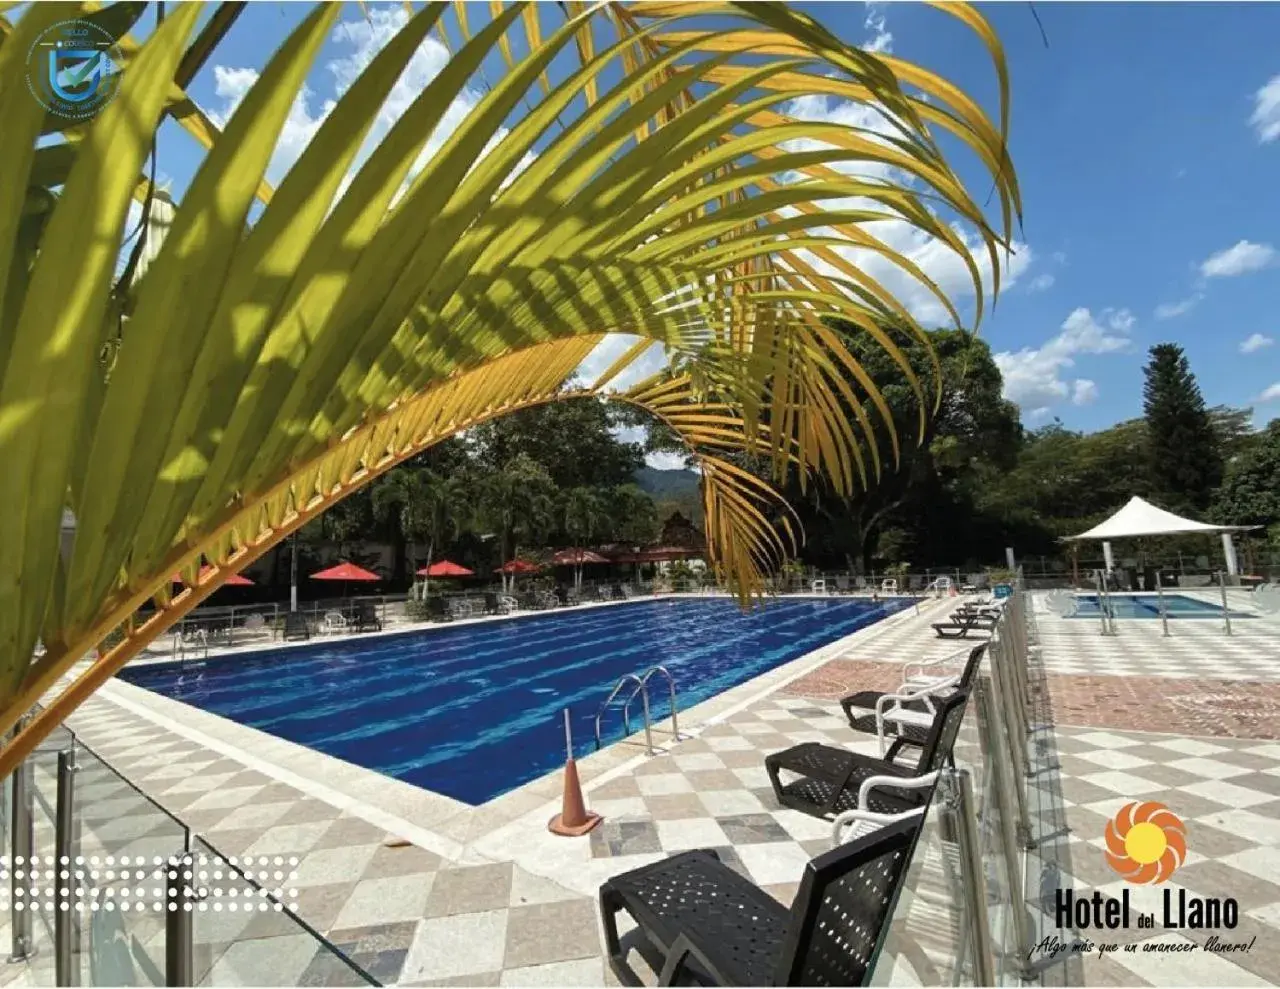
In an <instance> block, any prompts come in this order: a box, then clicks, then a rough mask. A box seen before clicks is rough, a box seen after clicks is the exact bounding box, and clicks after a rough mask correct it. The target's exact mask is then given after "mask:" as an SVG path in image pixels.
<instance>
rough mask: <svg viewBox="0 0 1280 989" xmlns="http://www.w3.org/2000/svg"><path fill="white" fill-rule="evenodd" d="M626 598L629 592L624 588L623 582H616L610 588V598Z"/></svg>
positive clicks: (612, 599) (616, 599) (617, 599)
mask: <svg viewBox="0 0 1280 989" xmlns="http://www.w3.org/2000/svg"><path fill="white" fill-rule="evenodd" d="M626 599H627V592H626V591H624V590H623V589H622V585H621V584H614V585H613V587H611V588H610V589H609V600H611V601H625V600H626Z"/></svg>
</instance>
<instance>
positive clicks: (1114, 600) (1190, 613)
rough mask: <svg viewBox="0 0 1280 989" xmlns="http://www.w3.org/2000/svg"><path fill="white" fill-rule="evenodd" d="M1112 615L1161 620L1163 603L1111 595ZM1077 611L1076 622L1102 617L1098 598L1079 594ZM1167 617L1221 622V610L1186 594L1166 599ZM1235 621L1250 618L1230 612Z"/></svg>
mask: <svg viewBox="0 0 1280 989" xmlns="http://www.w3.org/2000/svg"><path fill="white" fill-rule="evenodd" d="M1107 598H1108V600H1109V602H1110V604H1111V614H1112V616H1113V617H1115V618H1159V617H1160V602H1159V599H1158V597H1157V595H1155V594H1109V595H1108V596H1107ZM1076 602H1077V610H1076V613H1075V614H1074V615H1072V616H1071V617H1073V618H1097V617H1098V614H1099V608H1098V595H1096V594H1077V595H1076ZM1164 610H1165V614H1166V615H1168V616H1169V617H1170V618H1221V617H1222V606H1221V605H1218V604H1212V603H1210V602H1208V601H1201V600H1199V599H1198V598H1193V597H1189V596H1187V595H1186V594H1166V595H1165V596H1164ZM1231 617H1232V618H1249V617H1252V616H1250V615H1243V614H1239V613H1237V612H1234V611H1233V612H1231Z"/></svg>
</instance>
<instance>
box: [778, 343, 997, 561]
mask: <svg viewBox="0 0 1280 989" xmlns="http://www.w3.org/2000/svg"><path fill="white" fill-rule="evenodd" d="M834 326H835V328H836V329H837V330H840V331H842V332H843V334H844V335H845V342H846V344H847V345H848V346H849V348H850V351H851V353H853V354H854V356H855V357H856V358H857V359H858V361H859V362H860V363H861V364H862V366H863V368H864V369H865V370H866V372H867V374H868V375H869V376H870V378H871V380H872V381H873V382H874V383H875V384H876V385H877V386H878V387H879V389H880V391H881V393H882V394H883V395H884V398H885V401H886V403H887V404H888V406H889V409H890V412H891V413H892V418H893V424H894V431H895V432H896V434H897V437H898V444H899V459H898V462H897V464H896V465H895V463H894V460H893V452H892V443H891V438H890V435H889V431H888V427H887V426H886V425H885V423H884V421H883V418H882V417H880V416H879V415H878V413H877V412H876V411H875V410H874V409H872V408H870V406H869V403H867V405H868V409H869V412H868V414H869V415H870V417H871V422H872V426H873V432H874V435H875V440H876V446H877V449H878V450H879V452H880V457H881V463H882V468H881V473H880V476H879V478H876V477H875V476H874V475H872V473H871V472H872V470H873V467H872V463H871V459H870V455H869V452H868V455H867V462H868V468H867V469H868V473H869V475H871V476H869V477H868V487H867V490H866V491H864V492H861V493H860V494H858V495H856V496H855V497H854V498H852V499H851V500H850V501H849V502H845V501H844V500H843V499H839V498H834V497H832V496H831V495H830V494H829V492H828V491H827V490H826V489H825V487H824V486H823V485H822V484H820V483H819V484H817V485H815V486H814V487H813V489H812V491H813V493H812V494H811V495H810V496H809V497H808V498H806V499H802V500H799V499H797V497H796V495H797V492H796V491H794V490H793V491H791V492H789V494H790V495H791V498H792V504H793V505H797V510H798V511H799V512H800V515H801V521H802V522H803V523H804V525H805V530H806V533H807V534H808V539H807V542H806V557H813V558H815V562H820V558H821V557H822V556H825V557H827V558H828V559H830V558H831V557H835V560H839V561H840V562H841V563H843V564H844V565H848V566H850V567H851V568H854V567H855V564H860V565H861V567H862V568H864V569H870V567H871V563H872V557H873V556H874V555H875V552H876V549H877V539H878V536H879V533H880V532H882V531H883V530H884V529H885V528H887V527H889V526H890V525H892V526H894V527H896V528H900V529H904V530H906V532H905V534H900V535H901V538H902V540H903V541H904V542H905V543H908V544H911V545H912V546H913V550H912V552H916V553H919V554H922V555H921V557H920V558H922V559H935V560H939V561H940V560H941V559H942V556H943V555H944V554H945V555H954V554H955V553H956V552H962V550H960V549H956V548H954V547H952V546H943V545H940V541H941V539H942V537H946V541H948V542H954V541H955V537H956V536H957V535H959V536H964V535H965V532H966V530H965V528H964V526H963V525H957V524H956V519H955V518H954V517H952V518H950V519H947V518H946V513H944V512H942V511H940V510H939V508H940V505H939V499H940V498H942V497H943V495H944V494H945V495H946V498H947V500H949V501H952V502H954V503H956V504H957V505H959V506H960V507H961V508H962V509H964V510H966V511H972V508H971V507H965V506H967V505H968V503H969V502H970V501H971V500H972V493H971V490H970V488H971V487H972V486H973V485H974V484H975V483H976V474H977V471H976V465H978V464H984V465H987V466H988V467H989V468H990V469H991V470H994V471H996V472H999V471H1005V470H1009V469H1011V468H1012V467H1013V466H1014V464H1015V463H1016V460H1017V453H1018V448H1019V445H1020V442H1021V435H1022V427H1021V424H1020V422H1019V419H1018V411H1017V407H1016V406H1014V405H1013V404H1012V403H1011V402H1009V401H1007V400H1005V399H1004V398H1003V397H1002V396H1001V389H1002V384H1003V382H1002V380H1001V377H1000V369H999V368H998V367H997V366H996V363H995V360H994V358H993V357H992V354H991V349H990V347H989V346H988V345H987V344H986V342H985V341H983V340H980V339H978V338H976V337H974V336H973V335H972V334H969V333H963V332H960V331H957V330H936V331H934V332H932V333H930V334H929V338H930V343H931V344H932V348H933V353H934V354H935V355H936V357H937V361H938V364H939V367H940V370H941V383H942V391H941V400H940V402H939V404H938V407H937V409H936V411H935V410H934V408H933V405H932V397H933V385H932V383H933V380H934V378H933V363H932V360H931V359H930V355H929V352H928V349H927V348H926V347H925V345H924V344H923V343H922V342H921V341H920V340H919V339H918V338H916V337H914V336H911V335H908V334H906V333H905V332H895V333H894V340H895V342H896V343H897V344H898V345H899V346H900V347H901V348H902V351H903V354H904V356H905V358H906V360H907V361H908V363H909V364H910V365H911V367H912V368H913V370H914V371H915V372H916V374H917V376H918V377H919V378H920V380H921V382H922V384H923V386H924V388H925V392H926V399H927V400H928V401H927V403H926V406H925V409H924V412H925V429H924V434H923V437H921V435H920V413H921V408H920V402H919V399H918V397H917V396H916V393H915V391H914V389H913V388H911V386H910V384H909V383H908V382H907V381H906V380H905V378H904V377H903V375H902V370H901V368H900V366H899V365H898V364H897V363H896V362H895V361H894V360H893V359H892V358H891V357H890V356H889V354H888V353H887V352H886V351H885V350H884V349H883V348H881V347H880V346H878V345H876V344H875V343H874V341H872V340H871V338H870V337H869V336H867V335H866V334H864V333H859V332H857V331H856V330H855V329H854V328H853V327H849V326H847V325H845V324H842V323H839V322H837V323H835V324H834ZM849 385H850V388H852V389H853V392H854V394H855V395H856V396H857V397H858V398H859V399H860V400H862V401H864V402H865V399H866V392H865V389H864V387H863V386H862V385H861V384H860V383H859V382H857V381H854V380H851V381H850V382H849ZM939 523H942V524H941V526H940V525H939ZM837 554H839V555H837ZM841 556H842V557H843V560H841V559H840V557H841ZM835 560H832V562H835Z"/></svg>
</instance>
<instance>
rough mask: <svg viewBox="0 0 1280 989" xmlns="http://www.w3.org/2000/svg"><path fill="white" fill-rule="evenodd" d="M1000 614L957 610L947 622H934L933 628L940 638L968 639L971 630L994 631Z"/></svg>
mask: <svg viewBox="0 0 1280 989" xmlns="http://www.w3.org/2000/svg"><path fill="white" fill-rule="evenodd" d="M999 620H1000V616H999V615H984V614H981V613H977V614H964V613H961V612H956V613H955V614H953V615H952V616H951V618H950V619H948V620H947V621H945V622H934V623H933V630H934V631H935V632H937V633H938V638H940V639H967V638H968V637H969V633H970V632H994V631H995V628H996V623H997V622H998V621H999Z"/></svg>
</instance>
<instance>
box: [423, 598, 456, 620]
mask: <svg viewBox="0 0 1280 989" xmlns="http://www.w3.org/2000/svg"><path fill="white" fill-rule="evenodd" d="M427 617H428V618H430V619H431V620H432V621H433V622H451V621H453V611H452V609H450V607H449V602H448V601H446V600H445V599H444V598H441V597H433V598H427Z"/></svg>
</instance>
